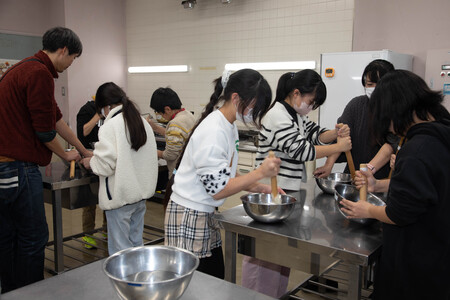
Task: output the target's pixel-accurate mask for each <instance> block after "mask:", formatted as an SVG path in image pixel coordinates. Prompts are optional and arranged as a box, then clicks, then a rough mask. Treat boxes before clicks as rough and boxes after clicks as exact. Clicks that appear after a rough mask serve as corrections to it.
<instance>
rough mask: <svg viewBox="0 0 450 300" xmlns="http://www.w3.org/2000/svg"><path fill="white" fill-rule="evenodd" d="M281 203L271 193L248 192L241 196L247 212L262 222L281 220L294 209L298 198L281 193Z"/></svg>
mask: <svg viewBox="0 0 450 300" xmlns="http://www.w3.org/2000/svg"><path fill="white" fill-rule="evenodd" d="M279 196H280V200H281V201H280V202H281V204H280V203H275V202H274V201H273V200H272V195H271V194H262V193H259V194H257V193H255V194H247V195H244V196H241V201H242V204H243V206H244V209H245V212H246V213H247V214H248V215H249V216H250V217H251V218H252V219H253V220H255V221H258V222H262V223H275V222H280V221H283V220H284V219H286V218H287V217H289V216H290V215H291V213H292V211H293V210H294V207H295V203H296V201H297V200H296V199H295V198H294V197H292V196H289V195H279Z"/></svg>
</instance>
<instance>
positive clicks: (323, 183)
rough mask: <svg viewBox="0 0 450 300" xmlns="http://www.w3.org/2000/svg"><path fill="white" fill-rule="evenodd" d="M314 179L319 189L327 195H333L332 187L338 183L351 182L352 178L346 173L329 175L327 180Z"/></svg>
mask: <svg viewBox="0 0 450 300" xmlns="http://www.w3.org/2000/svg"><path fill="white" fill-rule="evenodd" d="M315 178H316V183H317V185H318V186H319V187H320V189H321V190H322V191H323V192H324V193H327V194H334V187H335V185H336V184H338V183H348V184H350V183H351V182H352V176H351V175H350V174H347V173H331V174H330V175H328V177H327V178H318V177H315Z"/></svg>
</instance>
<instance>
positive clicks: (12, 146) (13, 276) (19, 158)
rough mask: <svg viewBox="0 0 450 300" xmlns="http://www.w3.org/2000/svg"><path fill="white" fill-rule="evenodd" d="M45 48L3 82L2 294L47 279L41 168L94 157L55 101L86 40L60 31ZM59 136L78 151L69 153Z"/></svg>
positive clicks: (0, 148) (50, 36) (0, 84)
mask: <svg viewBox="0 0 450 300" xmlns="http://www.w3.org/2000/svg"><path fill="white" fill-rule="evenodd" d="M42 45H43V50H42V51H39V52H38V53H36V54H35V55H34V56H31V57H28V58H25V59H24V60H22V61H20V62H19V63H17V64H16V65H14V66H13V67H11V68H10V69H9V70H8V71H7V72H6V73H5V74H4V75H3V76H2V77H1V78H0V120H1V121H0V228H1V229H0V281H1V292H2V293H6V292H8V291H10V290H13V289H16V288H18V287H21V286H24V285H27V284H30V283H33V282H36V281H39V280H41V279H43V278H44V275H43V273H44V272H43V271H44V249H45V245H46V244H47V241H48V227H47V221H46V218H45V210H44V200H43V194H42V193H43V190H42V177H41V173H40V171H39V168H38V166H39V165H41V166H45V165H47V164H49V163H50V160H51V156H52V153H55V154H56V155H58V156H59V157H61V158H62V159H64V160H66V161H71V160H77V161H78V160H79V159H80V158H81V157H80V153H81V154H82V155H83V156H91V155H92V153H91V152H89V151H87V150H86V148H85V147H84V146H83V145H82V144H81V142H80V141H79V140H78V139H77V137H76V135H75V134H74V133H73V132H72V130H71V129H70V128H69V126H68V125H67V124H66V122H65V121H64V120H63V119H62V114H61V111H60V110H59V108H58V105H57V104H56V101H55V98H54V93H55V85H54V78H58V73H61V72H63V71H64V70H65V69H67V68H68V67H69V66H70V65H71V64H72V62H73V61H74V60H75V58H77V57H79V56H80V55H81V52H82V50H83V46H82V44H81V41H80V39H79V38H78V36H77V35H76V34H75V33H74V32H73V31H72V30H70V29H67V28H62V27H56V28H52V29H50V30H48V31H47V32H46V33H45V34H44V36H43V38H42ZM56 133H58V134H59V135H60V136H61V137H62V138H63V139H65V140H66V141H67V142H68V143H70V144H71V145H73V146H75V147H76V148H77V150H78V151H79V152H78V151H76V150H72V151H70V152H65V151H64V149H63V147H62V146H61V144H60V143H59V142H58V141H57V139H56Z"/></svg>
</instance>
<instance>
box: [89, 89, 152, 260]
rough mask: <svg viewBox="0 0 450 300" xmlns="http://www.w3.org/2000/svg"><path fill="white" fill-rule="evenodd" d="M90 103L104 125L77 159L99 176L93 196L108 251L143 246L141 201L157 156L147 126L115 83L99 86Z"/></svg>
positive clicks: (147, 195) (143, 208)
mask: <svg viewBox="0 0 450 300" xmlns="http://www.w3.org/2000/svg"><path fill="white" fill-rule="evenodd" d="M95 105H96V107H97V110H98V112H99V113H101V114H102V115H103V116H105V123H104V124H103V125H102V127H100V130H99V132H98V139H99V141H98V142H97V143H96V144H95V150H94V156H92V157H90V158H84V159H83V160H82V163H83V165H84V166H85V167H86V168H91V169H92V171H93V172H94V173H95V174H97V175H98V176H99V181H100V187H99V193H98V198H99V199H98V200H99V205H100V208H101V209H103V210H104V211H105V214H106V219H107V223H108V251H109V255H112V254H114V253H115V252H117V251H120V250H123V249H126V248H129V247H136V246H141V245H142V244H143V242H142V233H143V230H144V215H145V211H146V205H145V201H146V199H148V198H150V197H152V196H153V194H154V192H155V188H156V180H157V177H158V159H157V155H156V142H155V136H154V135H153V131H152V129H151V127H150V125H149V124H148V123H147V121H146V120H145V119H144V118H142V117H141V115H140V113H139V111H138V110H137V108H136V106H135V105H134V103H133V102H131V100H129V99H128V97H127V95H126V94H125V92H124V91H123V90H122V89H121V88H120V87H119V86H117V85H116V84H114V83H112V82H108V83H105V84H103V85H101V86H100V87H99V88H98V90H97V94H96V95H95Z"/></svg>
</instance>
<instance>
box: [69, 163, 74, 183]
mask: <svg viewBox="0 0 450 300" xmlns="http://www.w3.org/2000/svg"><path fill="white" fill-rule="evenodd" d="M69 177H70V179H73V178H75V161H74V160H72V161H71V162H70V173H69Z"/></svg>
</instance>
